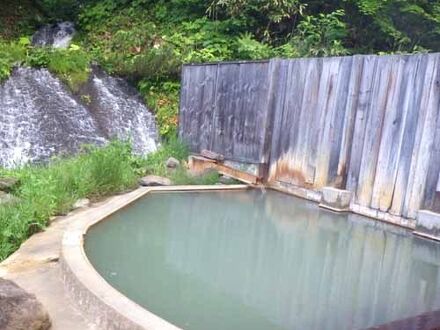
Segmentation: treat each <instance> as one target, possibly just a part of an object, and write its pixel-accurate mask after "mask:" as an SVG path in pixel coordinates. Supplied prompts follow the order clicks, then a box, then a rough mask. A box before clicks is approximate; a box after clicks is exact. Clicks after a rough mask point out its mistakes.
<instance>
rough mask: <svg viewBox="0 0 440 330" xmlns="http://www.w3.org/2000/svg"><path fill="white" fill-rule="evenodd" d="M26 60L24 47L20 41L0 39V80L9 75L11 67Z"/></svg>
mask: <svg viewBox="0 0 440 330" xmlns="http://www.w3.org/2000/svg"><path fill="white" fill-rule="evenodd" d="M25 60H26V49H25V47H23V46H22V44H21V43H20V42H1V41H0V82H1V81H2V80H4V79H6V78H8V77H9V75H10V74H11V70H12V67H13V66H14V65H19V64H21V63H23V62H24V61H25Z"/></svg>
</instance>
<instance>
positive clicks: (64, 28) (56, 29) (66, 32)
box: [32, 22, 75, 48]
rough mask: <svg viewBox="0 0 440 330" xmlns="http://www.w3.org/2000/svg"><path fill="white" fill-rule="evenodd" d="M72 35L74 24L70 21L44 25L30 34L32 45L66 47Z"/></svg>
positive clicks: (73, 33)
mask: <svg viewBox="0 0 440 330" xmlns="http://www.w3.org/2000/svg"><path fill="white" fill-rule="evenodd" d="M74 35H75V25H74V24H73V23H72V22H60V23H55V24H50V25H45V26H43V27H41V28H40V29H39V30H38V31H37V32H35V33H34V35H33V36H32V45H34V46H52V47H55V48H67V47H69V45H70V42H71V41H72V38H73V36H74Z"/></svg>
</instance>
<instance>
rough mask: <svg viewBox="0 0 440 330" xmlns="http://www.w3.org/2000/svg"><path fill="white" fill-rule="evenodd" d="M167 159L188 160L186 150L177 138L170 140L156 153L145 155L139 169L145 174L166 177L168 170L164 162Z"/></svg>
mask: <svg viewBox="0 0 440 330" xmlns="http://www.w3.org/2000/svg"><path fill="white" fill-rule="evenodd" d="M169 157H174V158H176V159H178V160H180V161H182V160H186V159H187V158H188V148H187V147H186V146H185V145H184V144H182V143H181V142H179V141H178V140H177V138H171V139H170V140H168V141H167V142H165V143H164V144H163V145H162V146H161V147H160V148H159V149H158V150H157V151H156V152H154V153H151V154H149V155H147V157H146V158H145V160H143V161H142V165H141V167H142V168H143V169H144V173H145V174H154V175H159V176H168V174H169V173H168V169H167V167H166V164H165V162H166V161H167V159H168V158H169Z"/></svg>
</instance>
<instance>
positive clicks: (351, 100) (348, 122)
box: [331, 56, 364, 188]
mask: <svg viewBox="0 0 440 330" xmlns="http://www.w3.org/2000/svg"><path fill="white" fill-rule="evenodd" d="M363 66H364V57H363V56H354V57H352V65H351V70H350V78H349V80H350V83H349V85H348V95H347V103H346V106H345V108H346V109H345V116H344V123H343V127H342V128H341V129H342V136H341V143H340V152H339V158H338V165H337V172H336V175H334V174H331V178H332V179H333V180H337V179H339V178H341V180H340V181H341V183H340V187H341V188H346V184H347V176H348V165H349V161H350V155H351V151H352V143H353V133H354V125H355V119H356V109H357V107H358V102H359V94H360V91H359V89H360V86H361V81H362V72H363ZM338 181H339V180H338Z"/></svg>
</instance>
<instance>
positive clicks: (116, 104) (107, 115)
mask: <svg viewBox="0 0 440 330" xmlns="http://www.w3.org/2000/svg"><path fill="white" fill-rule="evenodd" d="M80 93H81V94H82V95H83V96H86V98H87V99H89V100H90V101H89V102H88V104H87V105H86V107H87V108H88V109H89V112H90V114H91V115H92V117H93V118H94V119H95V121H96V123H97V125H98V127H99V128H100V130H101V132H102V133H103V135H104V136H105V137H106V138H107V139H110V138H113V137H117V138H119V139H130V141H131V142H132V145H133V151H134V152H135V153H137V154H146V153H149V152H151V151H155V150H156V148H157V140H158V134H157V128H156V122H155V119H154V115H153V114H152V113H151V112H150V111H149V110H148V109H147V107H146V106H145V104H144V103H143V101H142V99H141V97H140V96H139V94H138V92H137V90H136V89H135V88H133V87H132V86H130V85H129V84H128V83H127V82H126V81H125V80H124V79H121V78H115V77H111V76H109V75H108V74H106V73H105V72H104V71H103V70H101V69H100V68H99V67H97V66H93V67H92V73H91V76H90V79H89V82H88V83H87V84H86V85H85V86H84V87H83V88H82V89H81V91H80Z"/></svg>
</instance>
